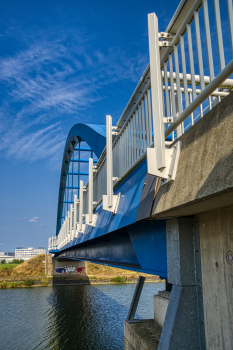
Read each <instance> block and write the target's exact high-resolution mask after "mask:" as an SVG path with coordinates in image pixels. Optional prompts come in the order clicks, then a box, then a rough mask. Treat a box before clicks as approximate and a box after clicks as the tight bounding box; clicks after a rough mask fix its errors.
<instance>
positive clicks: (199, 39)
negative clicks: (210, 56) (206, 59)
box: [194, 11, 205, 91]
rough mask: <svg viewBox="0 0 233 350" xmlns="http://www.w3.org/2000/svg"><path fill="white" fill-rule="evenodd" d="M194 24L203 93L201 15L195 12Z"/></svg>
mask: <svg viewBox="0 0 233 350" xmlns="http://www.w3.org/2000/svg"><path fill="white" fill-rule="evenodd" d="M194 22H195V33H196V42H197V58H198V67H199V75H200V85H201V90H202V91H203V90H204V88H205V83H204V70H203V59H202V49H201V33H200V24H199V14H198V12H197V11H194Z"/></svg>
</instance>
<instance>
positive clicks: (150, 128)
mask: <svg viewBox="0 0 233 350" xmlns="http://www.w3.org/2000/svg"><path fill="white" fill-rule="evenodd" d="M147 99H148V112H149V113H148V118H149V123H148V128H149V135H148V137H149V147H150V146H151V144H152V125H151V100H150V90H149V89H148V90H147Z"/></svg>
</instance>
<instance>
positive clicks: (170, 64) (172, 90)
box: [169, 55, 176, 118]
mask: <svg viewBox="0 0 233 350" xmlns="http://www.w3.org/2000/svg"><path fill="white" fill-rule="evenodd" d="M169 72H170V86H171V97H172V98H171V100H172V103H171V105H172V115H173V118H176V101H175V92H174V80H173V63H172V55H169Z"/></svg>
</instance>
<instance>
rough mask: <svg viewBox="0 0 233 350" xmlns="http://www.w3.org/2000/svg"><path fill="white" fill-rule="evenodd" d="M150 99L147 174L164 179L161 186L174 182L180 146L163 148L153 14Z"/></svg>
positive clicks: (150, 19) (150, 17)
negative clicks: (150, 138) (150, 144)
mask: <svg viewBox="0 0 233 350" xmlns="http://www.w3.org/2000/svg"><path fill="white" fill-rule="evenodd" d="M148 31H149V52H150V78H151V98H152V112H153V133H154V147H153V148H147V172H148V173H149V174H151V175H154V176H158V177H161V178H163V179H166V181H164V183H163V184H165V183H169V182H170V181H173V180H174V177H175V173H176V169H177V164H178V159H179V153H180V152H179V151H180V145H179V146H178V147H175V148H172V149H168V148H166V147H165V135H164V122H167V120H165V119H164V111H163V95H162V94H163V87H162V78H161V69H160V52H159V32H158V18H157V16H156V15H155V13H150V14H149V15H148Z"/></svg>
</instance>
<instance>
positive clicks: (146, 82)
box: [49, 0, 233, 247]
mask: <svg viewBox="0 0 233 350" xmlns="http://www.w3.org/2000/svg"><path fill="white" fill-rule="evenodd" d="M182 1H183V5H182V2H181V4H180V5H179V8H178V9H177V11H176V14H175V15H174V17H173V19H172V21H171V23H170V24H169V26H168V28H167V32H168V33H171V34H174V37H173V39H172V41H171V46H170V47H167V48H166V47H161V48H159V42H158V37H159V35H158V23H157V17H156V16H155V14H149V15H148V28H149V48H150V65H148V66H147V68H146V70H145V72H144V74H143V76H142V78H141V79H140V81H139V83H138V85H137V87H136V89H135V91H134V93H133V95H132V97H131V98H130V100H129V102H128V104H127V106H126V108H125V110H124V111H123V114H122V115H121V117H120V119H119V121H118V123H117V128H120V129H119V130H118V132H117V135H116V136H113V139H112V128H111V126H110V125H107V130H108V132H107V134H109V135H111V142H112V143H111V146H108V145H107V147H106V148H105V150H104V151H103V153H102V155H101V156H100V158H99V161H98V163H97V171H96V172H95V174H94V175H93V186H92V191H93V199H94V202H95V203H100V202H101V200H102V196H103V195H104V194H106V193H109V194H110V197H109V196H108V201H107V205H109V204H111V199H112V198H113V174H114V176H115V177H117V178H118V183H119V181H122V179H123V178H124V177H125V176H126V175H127V174H129V173H130V172H131V171H132V170H133V169H134V168H135V166H136V165H137V164H139V163H140V162H141V161H142V160H143V159H145V158H146V148H148V147H151V146H152V147H154V146H155V148H156V149H157V150H159V151H158V153H157V155H158V157H159V158H160V163H161V164H162V161H163V154H164V153H165V152H164V153H163V150H165V145H168V143H165V142H164V141H163V140H164V139H165V137H167V136H168V135H169V134H171V133H172V140H173V141H174V140H175V137H174V132H176V133H175V135H176V137H177V136H178V135H180V134H181V132H184V131H186V130H187V129H188V128H189V127H190V126H191V125H193V124H194V123H195V121H196V120H197V119H198V117H197V113H196V112H195V110H196V109H197V108H200V112H201V113H200V114H201V115H200V116H202V115H204V114H205V113H206V110H207V109H206V108H207V107H205V106H206V104H207V103H208V104H209V109H211V108H212V106H214V105H216V103H218V102H219V101H220V100H221V98H220V97H225V96H227V95H228V94H229V92H230V91H231V90H232V89H233V79H229V76H230V75H231V74H232V73H233V61H232V60H231V61H230V62H229V63H228V65H227V66H226V67H225V57H224V47H223V39H222V24H221V17H220V9H219V0H209V4H208V3H207V0H203V4H202V1H201V0H196V1H194V0H190V2H189V4H190V6H188V4H187V2H186V1H185V0H182ZM226 1H227V8H228V26H229V29H230V41H231V45H232V48H233V35H232V33H233V14H232V0H226ZM211 2H212V3H213V4H214V12H215V23H213V21H211V22H210V21H209V7H210V6H211ZM184 4H186V5H185V6H184ZM202 5H203V14H204V16H203V21H204V27H202V26H201V22H200V23H199V9H200V7H201V6H202ZM208 6H209V7H208ZM212 6H213V5H212ZM191 25H192V28H193V29H195V36H196V40H197V47H196V48H197V59H196V55H194V53H193V45H192V33H191ZM214 26H215V28H214ZM225 27H226V23H224V28H225ZM202 28H204V30H202ZM215 31H216V33H217V48H218V55H219V62H220V72H219V73H218V74H217V75H216V77H214V74H216V72H217V70H219V67H217V69H216V67H215V64H216V63H215V61H213V53H212V43H211V33H212V32H215ZM156 33H157V34H156ZM186 34H187V40H186V38H185V40H184V35H186ZM201 41H203V42H206V43H207V54H206V53H205V51H202V47H201ZM194 48H195V46H194ZM179 52H180V57H181V61H180V59H179ZM186 59H189V66H187V62H186ZM173 60H174V63H175V66H174V68H175V70H174V71H173ZM179 61H180V62H179ZM168 62H169V64H168ZM203 63H204V66H205V67H206V66H207V64H208V67H209V76H205V75H204V70H203ZM197 65H198V67H199V75H195V71H194V67H196V66H197ZM161 77H162V79H161ZM162 83H163V84H162ZM199 86H200V88H198V87H199ZM161 87H162V88H161ZM219 89H221V91H220V90H219ZM163 91H164V92H163ZM183 94H184V95H183ZM182 96H184V101H183V97H182ZM213 97H217V98H215V99H214V100H213V101H212V98H213ZM150 99H151V100H150ZM202 103H205V104H203V107H202ZM164 111H166V113H165V114H164ZM194 113H195V114H194ZM164 115H165V116H166V117H171V116H172V117H173V118H174V119H173V124H171V125H169V126H168V127H167V128H166V130H164V119H163V116H164ZM158 116H159V117H158ZM161 116H162V117H161ZM194 116H195V117H194ZM186 118H190V124H189V122H187V123H186V124H185V125H184V121H185V119H186ZM179 125H180V131H179V129H178V130H177V128H178V127H179ZM182 129H183V131H182ZM108 141H110V140H107V143H108ZM153 142H154V144H153ZM108 148H109V149H110V152H106V149H107V150H108ZM160 151H161V152H160ZM109 155H110V156H112V160H111V161H110V162H109V161H108V157H109ZM165 158H166V157H165ZM111 164H112V166H113V167H114V168H113V167H112V166H111ZM163 164H164V163H163ZM109 166H110V167H109ZM113 169H114V170H113ZM109 174H110V176H109ZM86 187H87V191H86V192H84V193H83V191H81V190H80V197H82V196H83V205H81V201H82V199H81V198H80V203H79V205H77V198H76V205H75V204H74V209H73V210H71V209H70V214H69V215H70V217H69V215H67V217H66V218H65V220H64V222H63V224H62V226H61V229H60V232H59V236H58V238H56V237H55V238H54V237H51V240H50V241H49V245H50V247H51V246H53V247H55V246H56V244H57V245H58V246H59V247H62V246H63V245H64V244H65V242H67V241H68V239H70V238H73V237H75V236H76V221H77V220H75V215H76V218H77V217H78V216H79V218H80V216H81V219H79V224H78V227H79V228H80V227H81V224H82V222H83V211H82V210H84V211H85V212H88V213H89V214H91V212H92V214H93V211H91V209H90V207H89V198H90V196H91V181H90V179H89V183H88V184H87V186H86ZM109 189H111V190H110V191H109ZM74 203H75V200H74ZM83 208H84V209H83ZM92 209H93V208H92ZM75 212H76V214H75ZM67 214H68V213H67ZM89 220H90V219H89ZM70 226H71V227H70ZM82 227H83V226H82ZM72 231H73V234H72Z"/></svg>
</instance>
